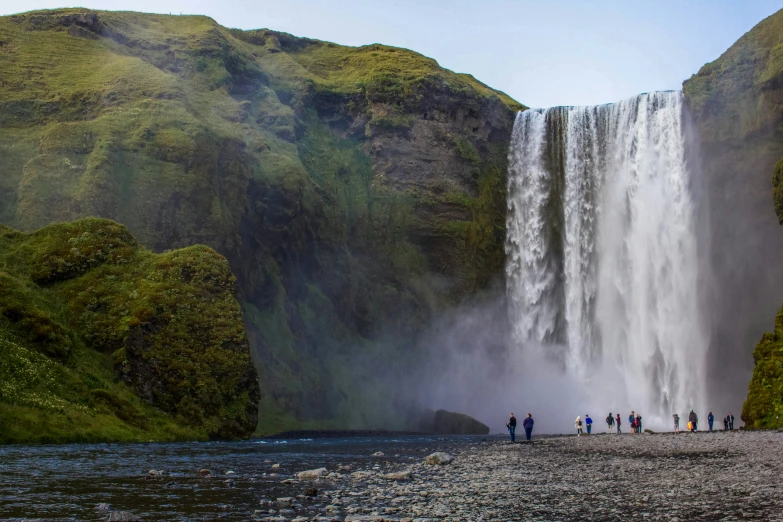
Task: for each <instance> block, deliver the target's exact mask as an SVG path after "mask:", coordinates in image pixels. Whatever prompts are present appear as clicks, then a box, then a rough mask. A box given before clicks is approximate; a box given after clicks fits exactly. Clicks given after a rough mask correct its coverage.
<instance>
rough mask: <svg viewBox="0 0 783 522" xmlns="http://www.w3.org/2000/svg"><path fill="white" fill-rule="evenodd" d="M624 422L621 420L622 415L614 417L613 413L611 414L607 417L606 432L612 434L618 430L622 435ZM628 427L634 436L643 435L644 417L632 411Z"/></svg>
mask: <svg viewBox="0 0 783 522" xmlns="http://www.w3.org/2000/svg"><path fill="white" fill-rule="evenodd" d="M621 426H622V421H621V420H620V414H619V413H618V414H617V415H613V414H612V412H609V415H607V416H606V432H607V433H612V432H613V431H615V430H617V433H622V432H623V430H622V427H621ZM628 426H630V428H631V433H633V434H634V435H636V434H639V433H642V416H641V415H640V414H639V413H636V412H635V411H632V412H631V414H630V415H628Z"/></svg>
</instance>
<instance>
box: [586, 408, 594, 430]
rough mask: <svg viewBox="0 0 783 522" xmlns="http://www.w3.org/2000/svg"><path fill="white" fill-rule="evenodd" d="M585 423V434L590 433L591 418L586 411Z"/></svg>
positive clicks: (591, 427)
mask: <svg viewBox="0 0 783 522" xmlns="http://www.w3.org/2000/svg"><path fill="white" fill-rule="evenodd" d="M585 425H586V426H587V434H588V435H590V434H591V433H592V432H593V419H591V418H590V414H588V413H585Z"/></svg>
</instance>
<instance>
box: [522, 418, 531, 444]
mask: <svg viewBox="0 0 783 522" xmlns="http://www.w3.org/2000/svg"><path fill="white" fill-rule="evenodd" d="M522 427H523V428H525V437H526V438H527V440H530V437H532V436H533V416H532V415H530V414H529V413H528V414H527V418H525V420H523V421H522Z"/></svg>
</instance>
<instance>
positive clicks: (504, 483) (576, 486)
mask: <svg viewBox="0 0 783 522" xmlns="http://www.w3.org/2000/svg"><path fill="white" fill-rule="evenodd" d="M457 448H458V450H457V453H455V454H454V457H455V459H454V461H453V462H452V463H450V464H445V465H432V464H426V463H424V462H423V461H418V459H417V460H416V461H411V462H410V463H405V462H401V461H396V462H383V461H380V462H379V463H378V464H376V465H374V466H368V467H367V468H366V469H359V470H355V469H354V470H345V469H343V470H328V474H324V472H321V477H320V478H319V479H317V480H307V479H301V480H300V479H298V478H296V479H294V480H293V481H289V484H290V485H292V486H295V487H298V488H300V489H301V491H302V492H303V493H304V492H305V490H306V488H312V487H315V488H316V489H318V495H317V496H315V497H306V496H304V494H301V495H298V496H295V497H292V498H288V499H281V500H278V499H265V500H262V501H261V508H260V509H259V510H258V511H256V513H255V514H254V516H253V518H254V519H255V520H265V521H279V522H282V521H283V520H286V521H291V520H297V521H300V522H304V521H305V520H319V521H327V520H328V521H345V522H352V521H376V522H377V521H382V520H383V521H386V520H395V521H396V520H399V521H404V520H416V521H417V522H418V521H423V520H455V521H456V520H464V521H474V520H486V521H490V520H499V521H500V520H502V521H510V520H630V519H632V518H633V519H648V520H694V519H696V520H718V519H723V520H740V519H756V520H783V485H781V478H783V433H776V432H757V433H749V432H748V433H744V432H729V433H724V432H717V433H697V434H695V435H694V434H680V435H677V436H675V435H672V434H655V435H650V434H644V435H638V436H632V435H592V436H589V437H587V436H582V437H579V438H577V437H556V438H548V439H543V440H538V441H534V442H533V443H521V444H519V443H518V444H511V443H499V442H487V443H483V444H474V445H462V446H458V447H457ZM312 493H313V492H312V491H310V494H312Z"/></svg>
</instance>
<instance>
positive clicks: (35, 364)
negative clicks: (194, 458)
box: [0, 219, 259, 442]
mask: <svg viewBox="0 0 783 522" xmlns="http://www.w3.org/2000/svg"><path fill="white" fill-rule="evenodd" d="M235 291H236V279H235V278H234V276H233V275H232V274H231V271H230V269H229V267H228V263H227V262H226V260H225V259H224V258H222V257H221V256H219V255H218V254H217V253H215V252H214V251H213V250H211V249H209V248H206V247H202V246H193V247H189V248H186V249H182V250H176V251H172V252H168V253H166V254H161V255H155V254H152V253H151V252H149V251H147V250H145V249H143V248H142V247H140V246H139V245H138V243H137V242H136V240H135V239H134V238H133V236H132V235H131V234H130V233H129V232H128V229H127V228H125V227H123V226H121V225H118V224H116V223H114V222H111V221H108V220H102V219H86V220H81V221H76V222H73V223H66V224H58V225H52V226H49V227H46V228H43V229H41V230H38V231H37V232H34V233H32V234H23V233H21V232H17V231H15V230H12V229H10V228H7V227H0V381H1V382H2V384H1V385H0V422H2V425H3V430H2V433H0V442H84V441H126V440H150V439H154V440H176V439H192V438H208V437H210V438H214V437H219V438H238V437H246V436H248V435H249V434H251V433H252V431H253V430H254V429H255V426H256V421H257V410H256V404H257V402H258V397H259V388H258V382H257V378H256V374H255V370H254V368H253V365H252V362H251V360H250V350H249V346H248V342H247V338H246V336H245V330H244V325H243V323H242V315H241V310H240V307H239V303H238V302H237V301H236V299H235V298H234V295H233V294H234V292H235Z"/></svg>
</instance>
